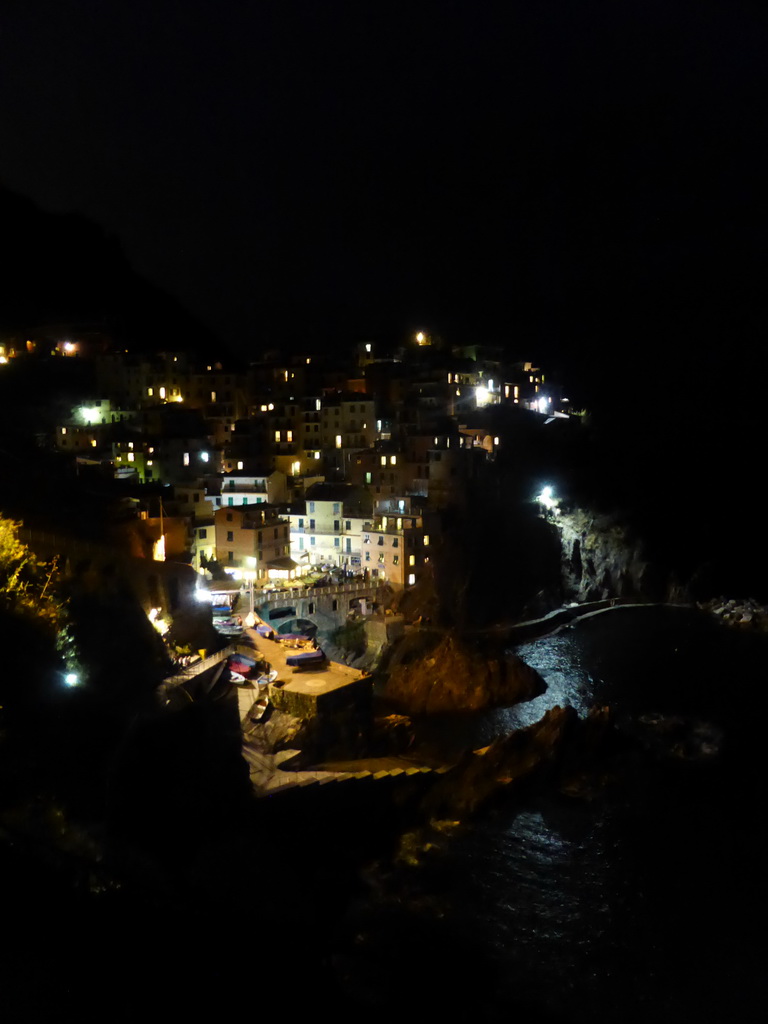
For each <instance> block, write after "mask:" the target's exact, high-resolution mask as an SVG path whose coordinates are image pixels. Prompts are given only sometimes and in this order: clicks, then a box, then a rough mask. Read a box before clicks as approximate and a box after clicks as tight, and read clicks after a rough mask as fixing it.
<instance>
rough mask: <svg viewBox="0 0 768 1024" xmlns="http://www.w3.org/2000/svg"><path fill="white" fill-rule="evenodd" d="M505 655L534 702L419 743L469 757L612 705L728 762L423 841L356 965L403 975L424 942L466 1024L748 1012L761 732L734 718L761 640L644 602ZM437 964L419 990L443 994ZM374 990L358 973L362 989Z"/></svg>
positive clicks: (556, 802) (748, 717)
mask: <svg viewBox="0 0 768 1024" xmlns="http://www.w3.org/2000/svg"><path fill="white" fill-rule="evenodd" d="M517 653H518V654H519V655H520V657H522V658H523V660H524V661H526V662H527V663H528V664H529V665H531V666H532V667H533V668H535V669H536V670H537V671H538V672H539V673H540V674H541V675H542V676H543V677H544V679H545V681H546V683H547V692H546V693H545V694H543V695H542V696H541V697H539V698H537V699H536V700H534V701H530V702H528V703H526V704H522V705H519V706H518V707H515V708H507V709H501V710H496V711H492V712H488V713H486V714H484V715H479V716H472V717H471V718H463V719H460V718H458V716H457V717H454V718H446V719H443V720H442V721H441V723H440V724H439V725H438V724H437V723H432V724H431V725H430V726H429V727H428V729H427V734H428V732H429V728H432V729H434V730H435V735H436V733H437V731H439V730H442V731H441V739H442V740H443V742H445V740H446V737H447V738H448V739H449V740H450V741H451V742H452V743H453V744H454V745H455V748H456V749H457V750H459V749H467V747H472V748H476V747H479V746H483V745H485V744H486V743H488V742H490V741H491V740H492V739H493V738H494V737H495V736H498V735H500V734H504V733H507V732H509V731H510V730H512V729H515V728H520V727H522V726H527V725H529V724H531V723H532V722H534V721H536V720H538V719H539V718H540V717H541V715H542V714H543V713H544V712H545V711H546V710H548V709H549V708H551V707H553V706H555V705H558V704H559V705H566V704H570V705H571V706H573V707H574V708H575V709H576V710H577V711H578V713H579V714H580V715H583V714H585V713H586V711H587V710H588V709H589V707H590V706H592V705H593V704H595V703H599V704H602V703H610V704H611V705H612V706H613V707H614V708H615V709H616V711H617V713H618V715H619V716H620V717H622V718H624V719H631V718H633V717H634V716H637V715H639V714H644V713H647V712H653V711H658V712H660V713H662V714H665V715H666V714H675V715H677V714H680V715H692V716H695V717H696V718H702V719H705V720H707V721H712V722H713V723H714V724H715V725H717V726H718V727H719V728H720V727H721V728H722V729H723V730H724V732H725V743H726V756H724V757H717V758H716V759H714V760H713V761H712V762H711V763H708V764H707V765H706V766H705V767H703V768H702V767H699V766H692V765H685V764H681V765H679V766H678V767H677V768H674V770H673V771H672V774H666V775H664V776H663V780H664V781H663V784H662V783H661V781H660V780H659V779H658V778H656V777H655V776H653V774H652V771H651V768H650V765H649V768H648V777H647V779H646V778H645V777H643V778H642V779H640V780H637V781H636V783H635V784H634V788H633V789H632V790H628V791H627V792H628V795H627V796H625V797H622V798H621V799H620V800H619V802H618V803H616V802H611V801H605V802H604V801H597V802H596V803H594V804H582V803H575V802H574V803H568V802H565V801H563V800H560V799H558V798H557V797H554V796H552V797H546V796H541V797H536V798H533V797H532V798H530V800H531V802H530V803H528V804H525V805H524V806H519V805H517V804H515V803H514V802H510V803H507V804H504V805H502V806H500V807H497V808H496V809H495V810H494V811H493V813H491V814H488V815H486V816H484V817H481V818H480V819H478V820H476V821H474V822H473V823H471V825H470V826H468V827H467V828H465V829H464V830H461V831H460V832H459V833H458V834H456V835H455V836H454V837H453V838H450V839H446V838H445V837H444V836H440V837H437V838H436V839H435V842H436V843H437V849H436V851H434V852H433V853H432V854H431V857H430V858H427V860H425V862H424V864H423V866H422V867H421V868H420V869H418V870H417V871H415V872H413V871H411V872H410V873H407V874H406V876H404V877H403V878H401V879H399V881H397V882H395V883H393V885H392V887H391V888H390V895H391V896H392V897H393V898H394V900H395V905H394V910H393V908H392V905H390V906H389V911H388V913H389V914H390V915H391V916H389V917H388V918H387V920H386V923H385V924H382V921H381V919H377V916H376V915H377V911H376V909H375V907H372V906H369V907H368V908H367V910H366V909H363V911H362V919H361V921H360V922H359V923H358V925H357V927H359V930H360V932H361V933H362V934H363V935H364V937H365V940H366V941H365V943H364V944H363V949H362V951H361V953H360V956H361V958H362V960H363V961H365V962H366V964H367V968H368V969H370V967H371V964H372V963H373V962H374V961H375V962H376V963H377V964H379V965H386V966H387V967H388V968H393V969H395V970H403V969H405V968H404V967H403V964H404V962H406V961H407V962H408V963H410V962H411V958H415V959H417V960H418V958H420V957H421V958H422V960H423V958H424V955H425V954H424V950H425V949H430V948H434V949H439V950H440V949H443V948H446V947H447V948H455V950H456V951H457V955H461V954H462V951H464V952H465V953H466V955H467V956H471V957H472V960H473V964H474V968H473V970H475V972H476V977H477V978H478V979H480V981H481V984H478V986H477V1004H476V1006H475V1008H474V1009H475V1011H476V1012H475V1013H474V1014H473V1016H474V1019H477V1020H480V1019H489V1020H491V1019H498V1014H499V1013H500V1012H501V1011H502V1010H506V1011H509V1010H510V1009H512V1008H514V1007H522V1008H525V1009H526V1010H528V1009H531V1008H532V1009H533V1010H535V1011H536V1012H541V1013H544V1014H552V1019H553V1020H563V1021H590V1022H595V1021H601V1022H602V1021H608V1020H611V1021H614V1020H617V1021H622V1022H625V1024H626V1022H629V1021H631V1022H642V1024H646V1022H648V1024H650V1022H654V1024H657V1022H661V1021H665V1022H666V1021H669V1022H672V1021H675V1022H678V1021H684V1020H694V1019H695V1020H697V1021H702V1020H719V1019H725V1018H724V1017H723V1016H722V1014H723V1013H724V1012H725V1011H726V1010H729V1011H730V1012H731V1013H732V1012H733V1011H735V1010H736V1006H737V1004H743V1005H744V1006H748V1005H749V999H750V998H753V997H755V995H756V994H757V992H758V990H759V984H760V977H761V975H760V973H759V971H758V969H757V967H756V960H757V958H756V947H754V946H753V944H752V942H751V940H749V939H748V938H747V934H748V930H747V927H746V922H747V919H748V917H749V908H750V907H751V906H754V905H755V901H756V900H760V899H761V895H760V894H761V893H764V889H765V886H764V883H763V882H762V871H761V870H760V864H759V856H758V854H757V853H756V850H757V846H756V844H755V841H754V840H755V834H756V833H755V829H756V828H757V827H758V826H757V824H756V820H755V811H756V809H757V808H758V807H759V806H760V803H759V799H758V794H757V793H756V786H755V784H754V779H756V778H758V777H759V774H758V773H761V765H760V764H759V763H758V762H759V758H760V754H759V751H760V750H761V749H762V746H761V743H757V742H756V740H757V739H760V740H761V741H762V737H759V735H758V732H757V729H758V727H757V726H756V725H755V721H756V716H754V715H753V714H745V708H746V709H747V710H748V709H749V708H750V707H751V706H753V705H752V700H753V697H752V694H751V693H750V689H751V688H756V687H758V686H761V685H762V680H763V679H764V675H765V664H766V641H765V639H764V638H756V637H747V636H741V635H736V634H733V633H729V632H727V631H724V630H722V629H719V628H716V627H714V626H713V625H712V623H710V622H708V621H707V620H705V619H703V617H701V616H697V615H695V614H693V613H690V612H683V611H680V610H664V609H646V610H637V611H632V612H628V611H623V612H617V613H608V614H606V615H604V616H599V617H595V618H594V619H590V620H588V621H586V622H583V623H580V624H577V625H576V626H575V627H573V628H570V629H567V630H564V631H561V632H559V633H557V634H553V635H550V636H548V637H544V638H541V639H540V640H537V641H533V642H531V643H527V644H525V645H522V646H521V647H519V648H518V649H517ZM755 693H756V691H755ZM653 779H656V781H652V780H653ZM641 784H642V785H641ZM398 887H399V888H398ZM366 915H367V919H366ZM395 935H396V936H397V940H396V948H397V950H398V952H397V953H396V954H393V953H392V949H393V948H395V946H393V944H392V940H393V937H394V936H395ZM441 943H442V945H441ZM388 957H389V959H387V958H388ZM393 957H394V967H393ZM437 959H438V960H439V962H437V960H436V961H435V962H432V961H429V962H428V970H430V971H432V972H433V975H434V979H433V980H435V981H436V982H438V983H444V984H454V985H456V984H457V981H456V980H453V979H452V978H451V970H450V968H445V967H444V965H443V963H442V958H441V957H440V958H437ZM359 966H360V962H359V963H358V967H359ZM363 973H364V972H363ZM374 978H378V981H374V980H373V979H374ZM736 979H738V984H735V983H734V982H735V980H736ZM380 983H381V976H380V975H377V974H376V971H374V972H373V975H372V976H370V977H369V979H368V984H369V986H373V987H375V986H376V985H378V984H380ZM533 1019H541V1018H539V1017H535V1018H533ZM547 1019H549V1018H547Z"/></svg>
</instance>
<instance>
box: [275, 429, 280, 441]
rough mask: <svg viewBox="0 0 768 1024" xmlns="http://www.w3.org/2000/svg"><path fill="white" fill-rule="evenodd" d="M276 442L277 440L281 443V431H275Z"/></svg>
mask: <svg viewBox="0 0 768 1024" xmlns="http://www.w3.org/2000/svg"><path fill="white" fill-rule="evenodd" d="M275 440H276V441H279V440H280V431H279V430H276V431H275Z"/></svg>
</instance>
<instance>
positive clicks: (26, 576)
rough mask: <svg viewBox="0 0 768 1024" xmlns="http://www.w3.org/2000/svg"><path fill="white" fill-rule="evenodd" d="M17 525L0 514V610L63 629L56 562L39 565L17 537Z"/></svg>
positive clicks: (63, 609)
mask: <svg viewBox="0 0 768 1024" xmlns="http://www.w3.org/2000/svg"><path fill="white" fill-rule="evenodd" d="M20 528H21V523H18V522H16V520H14V519H7V518H5V517H4V516H2V515H0V611H2V612H10V613H11V614H14V615H23V616H25V617H33V618H35V619H37V620H38V621H39V622H42V623H44V624H45V626H47V627H48V628H49V629H50V630H52V631H54V632H56V633H59V632H61V631H62V630H63V629H65V627H66V625H67V622H68V616H67V609H66V603H65V602H64V601H63V600H62V599H61V598H60V596H59V594H58V592H57V584H58V580H59V568H58V560H57V559H56V558H54V559H53V560H52V561H51V562H41V561H40V560H39V559H38V558H36V557H35V555H34V554H33V552H32V551H31V550H30V549H29V548H28V547H27V545H26V544H24V543H23V541H21V540H20V538H19V530H20Z"/></svg>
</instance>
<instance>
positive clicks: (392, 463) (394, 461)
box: [389, 455, 397, 466]
mask: <svg viewBox="0 0 768 1024" xmlns="http://www.w3.org/2000/svg"><path fill="white" fill-rule="evenodd" d="M389 464H390V466H396V465H397V456H396V455H390V457H389Z"/></svg>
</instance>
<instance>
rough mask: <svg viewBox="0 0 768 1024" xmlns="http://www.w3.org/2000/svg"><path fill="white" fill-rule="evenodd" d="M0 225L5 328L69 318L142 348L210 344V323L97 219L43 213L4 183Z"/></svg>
mask: <svg viewBox="0 0 768 1024" xmlns="http://www.w3.org/2000/svg"><path fill="white" fill-rule="evenodd" d="M0 224H1V225H2V231H3V242H4V249H5V260H4V270H3V276H2V279H1V280H2V284H0V333H6V334H9V335H12V336H13V335H19V336H20V335H21V334H27V335H28V336H42V337H45V336H46V335H47V334H49V333H50V332H51V331H52V330H53V331H54V332H55V330H56V329H57V328H58V327H63V326H65V325H66V326H69V327H74V328H75V329H76V330H78V331H87V332H88V333H91V334H93V333H97V332H98V333H102V334H104V335H106V336H107V337H110V338H112V339H113V340H114V341H115V342H116V343H118V344H121V345H125V346H132V347H135V348H139V347H141V348H142V349H145V350H146V349H150V350H151V349H161V348H169V347H172V346H176V347H179V348H185V349H195V348H198V347H201V346H203V345H205V344H210V342H211V340H212V334H211V332H210V331H209V330H208V328H206V327H205V326H204V325H203V324H201V323H199V322H198V321H197V320H196V319H195V318H194V317H193V316H192V315H191V314H190V313H189V312H188V311H187V310H186V309H184V307H183V306H182V305H181V303H180V302H178V301H177V300H176V299H175V298H173V297H172V296H171V295H169V294H167V293H166V292H164V291H163V290H162V289H161V288H158V287H156V286H155V285H153V284H151V283H150V282H149V281H147V280H145V279H144V278H142V277H141V276H140V275H139V274H137V273H136V272H135V271H134V270H133V268H132V267H131V265H130V263H129V262H128V259H127V257H126V255H125V253H124V252H123V250H122V247H121V245H120V242H119V240H118V239H117V238H115V237H114V236H112V235H109V234H107V232H105V231H104V230H103V228H101V227H100V226H99V225H98V224H95V223H94V222H93V221H90V220H88V219H87V218H86V217H84V216H81V215H80V214H76V213H67V214H55V213H49V212H46V211H44V210H41V209H40V208H39V207H37V206H36V205H35V204H34V203H33V202H32V201H31V200H29V199H26V198H24V197H23V196H20V195H18V194H16V193H14V192H11V191H9V190H8V189H6V188H4V187H2V186H0ZM20 340H21V341H22V342H23V341H24V340H25V339H24V338H20Z"/></svg>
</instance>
